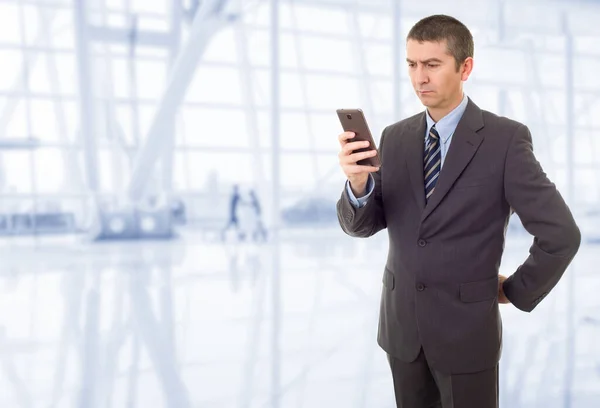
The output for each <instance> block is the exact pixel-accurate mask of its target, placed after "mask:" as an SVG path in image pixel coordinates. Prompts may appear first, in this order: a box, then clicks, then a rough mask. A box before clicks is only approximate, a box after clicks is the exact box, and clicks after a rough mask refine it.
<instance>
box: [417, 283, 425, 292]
mask: <svg viewBox="0 0 600 408" xmlns="http://www.w3.org/2000/svg"><path fill="white" fill-rule="evenodd" d="M417 290H418V291H419V292H423V291H424V290H425V285H423V284H422V283H417Z"/></svg>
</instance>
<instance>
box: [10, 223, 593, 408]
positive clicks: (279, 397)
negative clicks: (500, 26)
mask: <svg viewBox="0 0 600 408" xmlns="http://www.w3.org/2000/svg"><path fill="white" fill-rule="evenodd" d="M279 242H280V243H279V245H277V246H274V245H267V244H254V243H235V242H231V241H230V242H228V243H226V244H223V243H220V242H217V241H216V240H215V239H214V237H213V236H211V235H210V234H209V235H206V234H199V233H196V232H189V231H184V232H182V234H181V237H180V238H179V239H176V240H172V241H154V242H147V241H146V242H142V241H133V242H110V243H96V244H94V243H88V242H85V241H82V239H81V238H80V237H39V238H31V237H28V238H6V239H3V240H1V241H0V257H1V258H0V259H1V260H2V268H0V347H1V359H2V360H1V362H2V365H1V368H0V372H1V375H0V407H9V408H13V407H15V408H17V407H44V408H50V407H78V408H84V407H85V408H95V407H102V408H108V407H127V408H133V407H136V408H137V407H143V408H161V407H169V408H171V407H176V408H186V407H208V408H274V407H277V408H331V407H336V408H337V407H344V408H366V407H368V408H392V407H393V406H394V404H393V391H392V385H391V378H390V373H389V368H388V366H387V363H386V360H385V357H384V354H383V352H382V351H381V350H380V349H379V348H378V346H377V344H376V331H377V313H378V310H379V308H378V307H379V295H380V290H381V275H382V271H383V264H384V260H385V254H386V250H387V241H386V235H385V234H384V233H380V234H378V235H377V236H375V237H373V238H371V239H368V240H363V239H353V238H350V237H347V236H345V235H344V234H343V233H342V232H341V231H340V230H339V229H337V228H332V229H319V230H294V231H285V232H283V233H282V235H281V240H280V241H279ZM529 242H530V239H528V238H519V237H509V239H508V241H507V245H506V252H505V256H504V259H503V264H502V270H501V272H502V273H504V274H507V275H508V274H511V273H512V271H514V270H515V269H516V267H517V266H518V265H519V264H520V263H521V262H522V261H523V260H524V259H525V258H526V256H527V251H528V248H529ZM598 264H600V245H596V246H595V245H591V244H590V245H584V246H583V247H582V249H581V251H580V254H579V255H578V257H577V258H576V260H575V262H574V263H573V265H572V267H571V268H570V269H569V271H568V272H567V274H566V275H565V278H564V279H563V280H562V281H561V282H560V283H559V285H558V286H557V288H556V289H555V291H553V292H552V293H551V295H549V296H548V297H547V298H546V299H545V300H544V301H543V302H542V303H541V304H540V305H539V306H538V308H537V309H536V310H535V311H534V313H531V314H527V313H523V312H520V311H519V310H517V309H516V308H514V307H512V306H510V305H502V313H503V318H504V331H505V342H504V349H503V359H502V361H501V406H502V407H503V408H515V407H519V408H534V407H535V408H538V407H539V408H542V407H543V408H567V407H568V408H592V407H598V406H600V351H599V349H598V344H600V296H598V293H600V273H598V270H599V269H598ZM570 294H572V296H570Z"/></svg>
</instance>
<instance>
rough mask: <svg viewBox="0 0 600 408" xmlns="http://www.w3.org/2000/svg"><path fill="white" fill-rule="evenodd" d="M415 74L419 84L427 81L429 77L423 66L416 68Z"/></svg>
mask: <svg viewBox="0 0 600 408" xmlns="http://www.w3.org/2000/svg"><path fill="white" fill-rule="evenodd" d="M415 74H416V77H417V78H416V79H417V83H419V84H424V83H427V82H428V81H429V77H428V76H427V72H425V70H424V69H423V67H420V68H417V72H416V73H415Z"/></svg>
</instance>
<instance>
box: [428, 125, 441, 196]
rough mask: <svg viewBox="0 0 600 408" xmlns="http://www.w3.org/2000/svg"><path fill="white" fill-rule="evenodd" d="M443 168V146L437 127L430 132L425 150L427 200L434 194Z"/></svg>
mask: <svg viewBox="0 0 600 408" xmlns="http://www.w3.org/2000/svg"><path fill="white" fill-rule="evenodd" d="M441 167H442V146H441V144H440V135H439V133H438V132H437V130H436V129H435V125H433V127H432V128H431V130H430V131H429V142H428V144H427V147H426V149H425V159H424V169H425V171H424V174H425V200H426V201H429V197H431V194H433V190H434V189H435V184H436V183H437V180H438V177H439V176H440V169H441Z"/></svg>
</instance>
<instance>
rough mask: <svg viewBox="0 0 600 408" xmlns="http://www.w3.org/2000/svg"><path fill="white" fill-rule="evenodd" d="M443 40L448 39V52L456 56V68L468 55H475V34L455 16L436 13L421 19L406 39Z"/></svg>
mask: <svg viewBox="0 0 600 408" xmlns="http://www.w3.org/2000/svg"><path fill="white" fill-rule="evenodd" d="M408 40H415V41H418V42H424V41H432V42H442V41H444V40H446V44H447V46H448V53H449V54H450V55H452V56H453V57H454V61H455V63H456V70H457V71H458V69H459V68H460V64H462V63H463V62H464V61H465V60H466V59H467V58H468V57H473V54H474V52H475V46H474V44H473V36H472V35H471V32H470V31H469V29H468V28H467V26H465V25H464V24H463V23H461V22H460V21H458V20H457V19H455V18H454V17H450V16H446V15H444V14H436V15H433V16H429V17H425V18H423V19H421V20H419V21H418V22H417V23H416V24H415V25H414V26H413V27H412V28H411V29H410V31H409V33H408V36H407V37H406V41H408Z"/></svg>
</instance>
